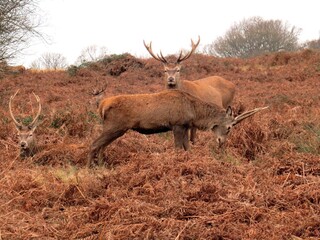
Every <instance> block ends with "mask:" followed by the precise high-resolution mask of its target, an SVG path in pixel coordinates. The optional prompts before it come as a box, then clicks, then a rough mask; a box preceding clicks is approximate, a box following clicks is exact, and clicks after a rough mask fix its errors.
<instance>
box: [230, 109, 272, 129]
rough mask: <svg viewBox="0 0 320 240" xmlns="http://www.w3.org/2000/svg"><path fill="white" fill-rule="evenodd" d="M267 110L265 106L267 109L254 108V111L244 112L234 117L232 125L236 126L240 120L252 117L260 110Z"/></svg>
mask: <svg viewBox="0 0 320 240" xmlns="http://www.w3.org/2000/svg"><path fill="white" fill-rule="evenodd" d="M267 108H269V106H267V107H260V108H255V109H252V110H250V111H247V112H244V113H242V114H240V115H238V116H236V117H235V118H234V121H233V125H236V124H238V123H239V122H241V121H242V120H244V119H246V118H247V117H250V116H251V115H253V114H255V113H257V112H259V111H261V110H264V109H267Z"/></svg>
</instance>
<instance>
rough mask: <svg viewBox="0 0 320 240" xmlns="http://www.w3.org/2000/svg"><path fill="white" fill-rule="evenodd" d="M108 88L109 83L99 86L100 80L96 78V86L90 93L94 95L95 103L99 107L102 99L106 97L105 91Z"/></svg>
mask: <svg viewBox="0 0 320 240" xmlns="http://www.w3.org/2000/svg"><path fill="white" fill-rule="evenodd" d="M106 89H107V83H105V84H104V85H103V86H98V80H96V86H95V88H93V89H92V91H91V92H90V95H91V96H93V97H94V104H95V105H96V106H97V107H98V106H99V103H100V101H101V100H102V98H103V97H104V91H105V90H106ZM90 102H91V101H90ZM91 103H93V102H91Z"/></svg>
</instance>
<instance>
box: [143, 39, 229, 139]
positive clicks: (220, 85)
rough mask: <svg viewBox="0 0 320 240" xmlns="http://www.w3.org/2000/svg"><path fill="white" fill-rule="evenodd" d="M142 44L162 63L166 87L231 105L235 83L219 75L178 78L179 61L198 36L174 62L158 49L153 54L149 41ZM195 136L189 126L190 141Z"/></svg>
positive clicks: (186, 55) (225, 105) (185, 57)
mask: <svg viewBox="0 0 320 240" xmlns="http://www.w3.org/2000/svg"><path fill="white" fill-rule="evenodd" d="M143 43H144V46H145V47H146V49H147V50H148V52H149V53H150V55H151V56H152V57H153V58H154V59H156V60H158V61H160V62H162V63H163V66H164V73H165V86H166V88H167V89H179V90H182V91H185V92H187V93H190V94H191V95H194V96H196V97H198V98H200V99H201V100H203V101H205V102H208V103H214V104H216V105H218V106H220V107H223V108H225V109H226V108H227V107H228V106H230V105H231V102H232V100H233V97H234V95H235V85H234V84H233V83H232V82H230V81H228V80H226V79H224V78H222V77H219V76H211V77H206V78H202V79H199V80H195V81H188V80H181V79H180V69H181V63H182V62H183V61H185V60H187V59H188V58H189V57H190V56H191V55H192V54H193V53H194V51H195V50H196V48H197V47H198V45H199V43H200V37H199V38H198V42H197V43H194V42H193V40H191V46H192V48H191V51H190V52H188V53H187V54H185V55H184V56H183V54H182V51H180V54H179V57H178V59H177V60H176V62H169V61H168V60H167V59H166V58H165V57H164V56H163V55H162V52H161V51H160V55H159V54H157V55H156V54H154V53H153V50H152V47H151V43H152V42H150V44H149V45H147V44H146V43H145V41H143ZM195 137H196V128H191V133H190V140H191V141H192V142H194V141H195Z"/></svg>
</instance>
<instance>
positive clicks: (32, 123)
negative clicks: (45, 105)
mask: <svg viewBox="0 0 320 240" xmlns="http://www.w3.org/2000/svg"><path fill="white" fill-rule="evenodd" d="M32 93H33V95H34V97H35V98H36V100H37V103H38V104H39V109H38V113H37V115H36V117H35V118H34V119H33V121H32V122H31V123H30V124H29V126H31V127H33V126H34V125H35V123H36V122H37V121H38V118H39V116H40V113H41V103H40V98H39V96H38V95H36V94H35V93H34V92H32Z"/></svg>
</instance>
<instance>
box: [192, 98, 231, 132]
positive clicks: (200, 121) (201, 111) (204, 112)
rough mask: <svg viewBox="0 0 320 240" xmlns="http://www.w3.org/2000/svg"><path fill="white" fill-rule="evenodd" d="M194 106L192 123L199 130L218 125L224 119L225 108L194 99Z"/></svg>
mask: <svg viewBox="0 0 320 240" xmlns="http://www.w3.org/2000/svg"><path fill="white" fill-rule="evenodd" d="M194 107H195V108H194V111H195V113H196V119H195V121H194V125H195V127H197V128H198V129H200V130H209V129H211V128H212V126H214V125H220V124H221V123H222V122H223V120H224V117H225V110H224V109H223V108H221V107H219V106H218V105H215V104H210V103H206V102H202V101H196V104H194Z"/></svg>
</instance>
